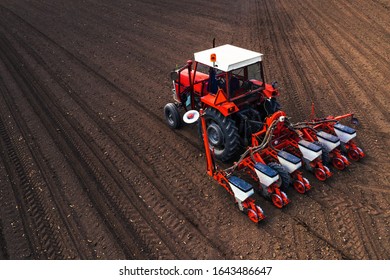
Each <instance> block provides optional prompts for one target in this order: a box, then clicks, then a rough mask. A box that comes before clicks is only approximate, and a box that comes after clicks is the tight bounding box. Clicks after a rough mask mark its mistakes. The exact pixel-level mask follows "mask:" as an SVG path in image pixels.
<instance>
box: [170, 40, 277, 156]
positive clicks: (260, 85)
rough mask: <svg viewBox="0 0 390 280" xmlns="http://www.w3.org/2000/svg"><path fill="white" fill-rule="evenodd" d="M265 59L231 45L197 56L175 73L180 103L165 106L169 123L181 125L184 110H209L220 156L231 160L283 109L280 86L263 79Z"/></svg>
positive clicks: (212, 137)
mask: <svg viewBox="0 0 390 280" xmlns="http://www.w3.org/2000/svg"><path fill="white" fill-rule="evenodd" d="M262 59H263V54H261V53H258V52H254V51H250V50H247V49H243V48H240V47H236V46H232V45H222V46H218V47H214V48H211V49H207V50H204V51H200V52H196V53H194V60H188V61H187V64H186V65H184V66H183V67H181V68H180V69H176V70H174V71H173V72H172V73H171V78H172V84H173V89H172V92H173V99H174V100H175V103H168V104H167V105H166V106H165V107H164V113H165V116H166V119H167V123H168V125H169V126H170V127H172V128H178V127H179V126H180V125H181V118H180V113H179V110H180V109H183V110H184V111H185V112H186V111H188V110H197V111H199V110H200V109H204V111H205V114H206V116H205V118H206V121H207V127H208V135H209V143H210V145H211V146H212V148H213V150H214V153H215V156H216V158H217V159H219V160H222V161H227V160H230V159H232V158H233V157H234V154H236V152H238V151H239V149H240V147H246V146H247V145H248V144H249V143H250V141H251V135H252V134H253V133H256V132H257V131H259V130H261V129H262V126H263V122H264V120H265V118H266V117H267V116H269V115H271V114H273V113H274V112H276V111H278V110H279V108H280V107H279V104H278V103H277V102H276V96H278V95H279V92H278V89H277V84H276V82H274V83H272V84H266V83H265V81H264V71H263V61H262Z"/></svg>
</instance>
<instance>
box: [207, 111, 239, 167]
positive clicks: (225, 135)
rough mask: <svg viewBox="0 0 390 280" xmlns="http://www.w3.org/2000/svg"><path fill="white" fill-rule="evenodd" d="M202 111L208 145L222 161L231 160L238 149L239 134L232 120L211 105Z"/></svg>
mask: <svg viewBox="0 0 390 280" xmlns="http://www.w3.org/2000/svg"><path fill="white" fill-rule="evenodd" d="M204 112H205V113H204V117H205V119H206V124H207V133H208V138H209V145H210V148H211V149H212V150H213V149H214V155H215V158H216V159H217V160H220V161H222V162H227V161H230V160H232V159H233V158H234V156H235V155H236V154H237V152H238V151H239V149H240V136H239V134H238V129H237V126H236V124H235V122H234V120H232V119H231V118H230V117H224V116H223V115H222V114H221V112H219V111H217V110H216V109H214V108H211V107H209V108H206V110H205V111H204ZM202 139H203V138H202Z"/></svg>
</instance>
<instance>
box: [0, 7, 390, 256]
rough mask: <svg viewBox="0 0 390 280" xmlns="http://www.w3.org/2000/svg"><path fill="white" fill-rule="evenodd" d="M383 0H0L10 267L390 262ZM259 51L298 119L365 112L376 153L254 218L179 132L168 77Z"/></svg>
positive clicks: (4, 235)
mask: <svg viewBox="0 0 390 280" xmlns="http://www.w3.org/2000/svg"><path fill="white" fill-rule="evenodd" d="M389 14H390V2H389V1H388V0H371V1H367V0H344V1H341V0H334V1H328V0H316V1H311V0H305V1H302V0H262V1H260V0H256V1H249V0H242V1H225V0H224V1H222V0H217V1H209V0H207V1H206V0H202V1H179V0H168V1H167V0H165V1H151V0H142V1H132V0H117V1H110V0H94V1H92V0H84V1H79V0H68V1H60V0H30V1H28V0H2V1H1V4H0V210H1V212H0V259H241V258H242V259H390V234H389V229H390V225H389V223H390V208H389V204H390V163H389V158H390V153H389V150H390V149H389V147H390V140H389V139H390V83H389V78H390V57H389V56H390V17H389ZM214 37H216V38H217V44H226V43H230V44H233V45H237V46H240V47H244V48H248V49H252V50H255V51H258V52H261V53H264V54H265V70H266V78H267V80H268V81H272V80H277V81H278V82H279V85H280V86H281V91H282V96H281V97H280V102H281V103H282V105H283V109H284V110H285V111H286V112H287V114H288V115H289V116H291V117H292V118H293V120H294V121H300V120H304V119H307V118H308V117H309V115H310V107H311V103H312V102H314V103H315V105H316V113H317V115H318V116H326V115H329V114H333V115H340V114H344V113H348V112H354V113H356V116H357V117H358V118H359V119H360V123H361V126H360V127H359V128H358V142H359V144H360V146H361V147H362V148H363V149H364V150H365V152H366V154H367V157H366V158H365V159H364V160H363V161H362V162H358V163H355V164H353V165H351V166H350V167H349V168H348V170H346V171H344V172H335V175H334V176H333V177H332V178H331V179H330V180H329V181H327V182H326V183H320V182H319V181H316V180H315V178H314V177H313V176H312V175H311V174H308V173H307V174H306V175H305V176H307V177H308V178H309V180H310V181H311V183H312V185H313V189H312V190H311V191H310V192H309V193H308V194H307V195H298V194H297V193H295V192H293V191H291V192H289V193H288V195H289V197H290V198H291V200H292V203H291V205H289V206H288V207H287V209H283V210H279V209H276V208H274V207H273V206H272V205H271V203H270V202H269V201H266V200H265V199H263V198H258V201H259V203H260V204H261V206H262V207H263V209H264V211H265V213H266V216H267V219H266V221H265V222H262V223H261V224H260V225H259V226H256V225H255V224H253V223H252V222H251V221H250V220H249V219H247V218H246V217H245V216H244V215H243V214H242V213H241V212H240V211H239V210H238V208H237V207H236V206H235V205H234V203H233V198H232V197H230V196H229V195H228V194H227V193H226V192H225V191H224V190H223V189H222V188H221V187H219V186H218V184H217V183H216V182H214V181H213V180H212V179H211V178H209V177H208V176H207V175H206V173H205V159H204V152H203V149H202V144H201V142H200V140H199V139H198V136H197V132H196V129H195V128H193V127H185V128H183V129H181V130H178V131H172V130H170V129H169V128H168V126H167V125H166V124H165V123H164V117H163V113H162V108H163V106H164V105H165V104H166V103H167V102H171V94H170V85H171V82H170V80H169V72H170V71H171V70H172V69H173V68H174V67H175V66H177V65H182V64H184V63H185V61H186V60H187V59H190V58H192V54H193V53H194V52H196V51H200V50H203V49H206V48H210V47H211V44H212V39H213V38H214Z"/></svg>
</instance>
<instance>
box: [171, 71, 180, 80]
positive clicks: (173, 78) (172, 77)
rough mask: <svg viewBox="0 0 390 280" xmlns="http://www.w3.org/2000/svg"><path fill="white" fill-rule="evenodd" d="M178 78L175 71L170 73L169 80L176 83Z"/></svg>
mask: <svg viewBox="0 0 390 280" xmlns="http://www.w3.org/2000/svg"><path fill="white" fill-rule="evenodd" d="M178 78H179V73H178V72H177V71H172V72H171V80H172V81H176V80H177V79H178Z"/></svg>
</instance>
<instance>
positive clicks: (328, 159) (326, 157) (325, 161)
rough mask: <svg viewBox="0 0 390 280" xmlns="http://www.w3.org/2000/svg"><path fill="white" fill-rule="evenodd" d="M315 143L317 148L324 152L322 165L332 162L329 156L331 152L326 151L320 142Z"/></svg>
mask: <svg viewBox="0 0 390 280" xmlns="http://www.w3.org/2000/svg"><path fill="white" fill-rule="evenodd" d="M313 143H314V144H316V145H317V146H320V147H321V150H322V163H324V164H328V163H329V162H330V155H329V151H328V150H327V149H326V147H325V145H324V144H322V143H321V142H320V141H315V142H313Z"/></svg>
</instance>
